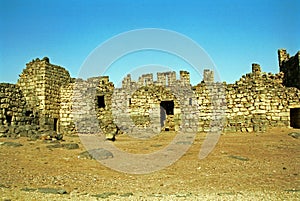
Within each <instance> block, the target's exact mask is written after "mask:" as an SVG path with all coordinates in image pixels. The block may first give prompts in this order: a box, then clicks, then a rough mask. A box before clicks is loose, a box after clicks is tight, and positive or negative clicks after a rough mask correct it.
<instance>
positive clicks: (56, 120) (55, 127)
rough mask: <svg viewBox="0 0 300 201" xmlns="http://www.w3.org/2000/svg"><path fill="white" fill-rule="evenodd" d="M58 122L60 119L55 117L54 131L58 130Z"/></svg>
mask: <svg viewBox="0 0 300 201" xmlns="http://www.w3.org/2000/svg"><path fill="white" fill-rule="evenodd" d="M57 122H58V119H57V118H54V121H53V130H54V131H57Z"/></svg>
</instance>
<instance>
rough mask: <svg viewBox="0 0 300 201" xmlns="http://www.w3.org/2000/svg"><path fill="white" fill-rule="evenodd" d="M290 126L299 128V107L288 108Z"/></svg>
mask: <svg viewBox="0 0 300 201" xmlns="http://www.w3.org/2000/svg"><path fill="white" fill-rule="evenodd" d="M290 122H291V124H290V126H291V127H293V128H300V108H291V109H290Z"/></svg>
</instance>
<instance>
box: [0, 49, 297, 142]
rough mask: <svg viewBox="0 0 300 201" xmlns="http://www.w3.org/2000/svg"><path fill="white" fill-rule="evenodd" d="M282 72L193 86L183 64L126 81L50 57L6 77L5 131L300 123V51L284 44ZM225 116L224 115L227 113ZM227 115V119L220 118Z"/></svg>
mask: <svg viewBox="0 0 300 201" xmlns="http://www.w3.org/2000/svg"><path fill="white" fill-rule="evenodd" d="M278 58H279V69H280V72H279V73H278V74H272V73H265V72H262V71H261V67H260V66H259V65H258V64H252V72H251V73H248V74H246V75H243V76H242V77H241V78H240V79H239V80H238V81H236V82H235V83H234V84H226V83H225V82H223V83H219V82H215V81H214V73H213V72H212V71H210V70H204V74H203V80H202V81H201V82H200V83H199V84H198V85H196V86H191V84H190V75H189V73H188V72H186V71H180V76H179V78H177V77H176V73H175V72H164V73H163V72H161V73H157V79H156V81H154V79H153V74H146V75H141V76H140V78H139V79H138V80H137V81H133V80H132V79H131V76H130V75H127V76H126V77H125V78H124V79H123V81H122V87H121V88H115V87H114V84H113V83H112V82H110V81H109V77H108V76H100V77H93V78H89V79H87V80H83V79H75V78H71V77H70V75H69V72H68V71H67V70H66V69H64V68H63V67H60V66H57V65H53V64H51V63H50V61H49V59H48V58H47V57H45V58H43V59H35V60H33V61H31V62H29V63H27V64H26V68H25V69H24V70H23V72H22V73H21V75H20V78H19V80H18V82H17V83H16V84H8V83H1V84H0V98H1V102H0V136H28V137H32V136H39V135H40V134H41V133H43V132H48V131H49V132H50V131H51V132H58V133H62V134H73V133H98V132H100V131H101V132H103V133H105V134H106V135H107V138H113V137H114V135H115V134H116V133H117V132H118V130H120V129H121V130H122V131H123V132H137V133H138V132H139V131H140V130H139V129H141V130H143V129H146V130H147V131H149V132H160V131H162V130H163V131H183V132H195V131H197V132H209V131H212V130H214V129H216V130H222V131H223V132H238V131H241V132H259V131H262V132H263V131H266V129H268V128H270V127H289V126H290V127H294V128H300V62H299V61H300V52H297V53H296V55H295V56H292V57H290V56H289V54H288V53H287V52H286V50H284V49H280V50H278ZM223 117H224V118H223ZM220 122H221V124H220Z"/></svg>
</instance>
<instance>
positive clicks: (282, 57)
mask: <svg viewBox="0 0 300 201" xmlns="http://www.w3.org/2000/svg"><path fill="white" fill-rule="evenodd" d="M278 60H279V67H280V72H283V73H284V79H283V84H284V85H285V86H287V87H297V88H298V89H300V51H299V52H297V53H296V54H295V56H293V57H290V55H289V54H288V53H287V51H286V50H285V49H279V50H278Z"/></svg>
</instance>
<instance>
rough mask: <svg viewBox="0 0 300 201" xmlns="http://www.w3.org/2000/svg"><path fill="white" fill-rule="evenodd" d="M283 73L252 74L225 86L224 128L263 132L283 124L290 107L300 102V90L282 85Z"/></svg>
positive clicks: (255, 71)
mask: <svg viewBox="0 0 300 201" xmlns="http://www.w3.org/2000/svg"><path fill="white" fill-rule="evenodd" d="M283 76H284V74H283V73H278V74H275V75H274V74H271V73H268V74H267V73H264V72H261V70H260V66H259V65H258V64H253V65H252V73H249V74H246V75H244V76H242V78H241V79H240V80H239V81H237V82H236V83H235V84H229V85H227V87H226V98H227V108H228V109H227V112H226V114H227V121H226V127H225V131H231V132H232V131H248V132H251V131H255V132H257V131H266V129H267V128H268V127H287V126H289V121H290V114H289V112H290V108H292V107H297V106H299V105H300V91H299V90H297V89H296V88H286V87H284V86H283V85H282V83H283Z"/></svg>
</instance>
